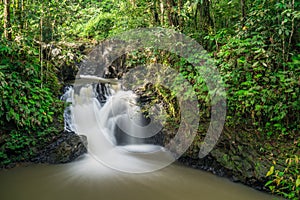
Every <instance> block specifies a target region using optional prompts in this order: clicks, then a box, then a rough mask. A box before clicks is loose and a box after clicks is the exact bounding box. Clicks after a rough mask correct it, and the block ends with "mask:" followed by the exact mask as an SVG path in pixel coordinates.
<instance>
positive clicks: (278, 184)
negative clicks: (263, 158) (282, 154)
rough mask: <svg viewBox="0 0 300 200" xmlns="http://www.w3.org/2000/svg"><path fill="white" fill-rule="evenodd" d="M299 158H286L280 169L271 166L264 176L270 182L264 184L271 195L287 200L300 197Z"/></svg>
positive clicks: (295, 199)
mask: <svg viewBox="0 0 300 200" xmlns="http://www.w3.org/2000/svg"><path fill="white" fill-rule="evenodd" d="M299 159H300V158H299V157H298V156H296V155H295V156H294V157H291V158H287V159H286V161H285V164H286V165H285V166H284V168H282V169H278V168H277V169H276V162H274V164H275V166H274V165H273V166H271V167H270V170H269V171H268V173H267V174H266V176H267V177H269V178H270V180H269V181H268V182H267V183H266V186H268V187H269V189H270V190H271V192H272V193H275V194H279V195H282V196H284V197H285V198H288V199H293V200H297V199H299V197H300V160H299Z"/></svg>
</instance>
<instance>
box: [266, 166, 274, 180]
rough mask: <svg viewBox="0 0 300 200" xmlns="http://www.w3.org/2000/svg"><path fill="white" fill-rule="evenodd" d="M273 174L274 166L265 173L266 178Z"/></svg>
mask: <svg viewBox="0 0 300 200" xmlns="http://www.w3.org/2000/svg"><path fill="white" fill-rule="evenodd" d="M273 173H274V166H272V167H271V168H270V170H269V171H268V172H267V174H266V177H268V176H271V175H272V174H273Z"/></svg>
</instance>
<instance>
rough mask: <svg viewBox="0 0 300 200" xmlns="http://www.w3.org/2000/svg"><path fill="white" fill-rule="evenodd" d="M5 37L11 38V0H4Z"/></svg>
mask: <svg viewBox="0 0 300 200" xmlns="http://www.w3.org/2000/svg"><path fill="white" fill-rule="evenodd" d="M3 28H4V37H5V38H6V39H7V40H11V38H12V36H11V24H10V0H4V26H3Z"/></svg>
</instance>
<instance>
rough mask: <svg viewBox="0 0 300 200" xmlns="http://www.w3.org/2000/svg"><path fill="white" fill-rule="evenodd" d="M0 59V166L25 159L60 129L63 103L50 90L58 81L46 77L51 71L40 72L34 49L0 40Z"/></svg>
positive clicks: (54, 78)
mask: <svg viewBox="0 0 300 200" xmlns="http://www.w3.org/2000/svg"><path fill="white" fill-rule="evenodd" d="M25 52H26V53H25ZM0 58H1V60H0V96H1V100H0V119H1V120H0V127H1V131H0V152H1V153H0V165H7V164H9V163H11V162H20V161H23V160H28V159H29V158H30V157H32V156H34V154H35V153H36V152H37V150H38V149H37V148H39V147H40V145H41V144H43V143H46V142H49V140H51V138H52V136H53V135H55V134H57V133H58V132H60V131H61V130H62V129H61V128H60V127H61V125H62V124H63V119H62V116H63V115H62V113H63V109H64V104H63V103H62V102H60V101H59V100H58V98H57V97H56V96H54V93H53V92H52V91H51V89H50V88H55V85H57V84H58V83H57V78H56V77H55V76H53V75H52V76H47V74H48V75H51V73H53V72H50V71H48V73H43V74H40V71H41V67H40V65H39V64H40V61H39V57H38V51H37V50H36V48H34V47H32V46H28V45H26V44H21V43H16V42H8V41H5V40H1V41H0ZM41 76H44V77H43V79H44V80H47V82H42V81H41ZM55 89H56V88H55Z"/></svg>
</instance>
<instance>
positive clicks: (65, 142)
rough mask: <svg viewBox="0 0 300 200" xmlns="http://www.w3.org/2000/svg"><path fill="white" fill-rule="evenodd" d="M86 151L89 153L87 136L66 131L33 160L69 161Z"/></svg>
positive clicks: (46, 161) (55, 162)
mask: <svg viewBox="0 0 300 200" xmlns="http://www.w3.org/2000/svg"><path fill="white" fill-rule="evenodd" d="M85 153H87V138H86V136H84V135H77V134H75V133H74V132H67V131H64V132H62V134H61V135H60V136H59V137H58V138H57V139H56V140H55V141H54V142H52V143H51V144H50V145H48V146H47V147H45V148H44V149H43V150H42V151H41V152H40V153H39V154H38V156H37V157H35V158H34V159H33V160H32V162H36V163H49V164H59V163H68V162H71V161H73V160H75V159H76V158H78V157H79V156H81V155H83V154H85Z"/></svg>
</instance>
